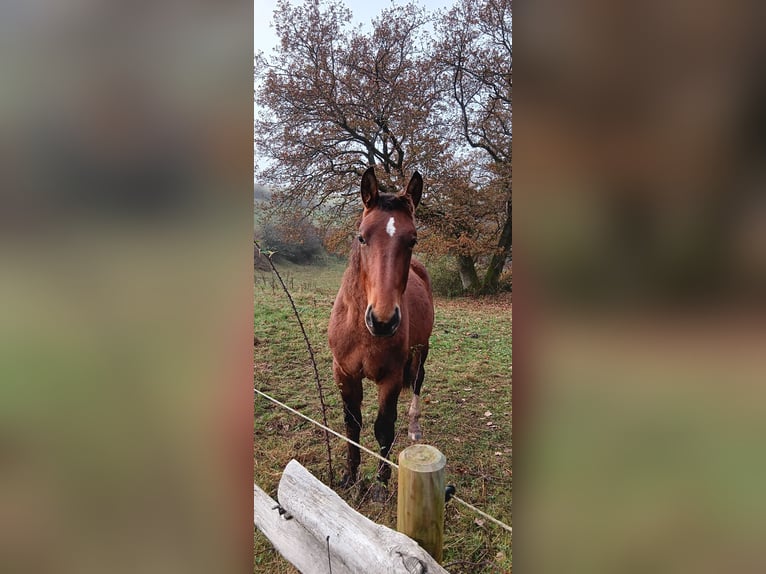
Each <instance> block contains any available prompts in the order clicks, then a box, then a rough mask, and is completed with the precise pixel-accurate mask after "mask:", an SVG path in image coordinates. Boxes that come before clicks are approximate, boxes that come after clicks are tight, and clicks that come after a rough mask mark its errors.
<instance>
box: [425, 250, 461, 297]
mask: <svg viewBox="0 0 766 574" xmlns="http://www.w3.org/2000/svg"><path fill="white" fill-rule="evenodd" d="M423 263H424V264H425V266H426V269H427V270H428V274H429V275H430V276H431V287H432V288H433V292H434V293H435V294H437V295H442V296H445V297H455V296H457V295H462V294H463V284H462V283H461V281H460V273H459V272H458V267H457V262H456V261H455V258H454V257H451V256H448V255H444V256H442V257H430V258H428V259H426V260H424V261H423Z"/></svg>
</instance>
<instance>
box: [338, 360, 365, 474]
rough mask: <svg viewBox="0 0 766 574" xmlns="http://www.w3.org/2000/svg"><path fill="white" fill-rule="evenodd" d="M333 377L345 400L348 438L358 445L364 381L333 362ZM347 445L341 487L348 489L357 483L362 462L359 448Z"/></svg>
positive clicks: (344, 409)
mask: <svg viewBox="0 0 766 574" xmlns="http://www.w3.org/2000/svg"><path fill="white" fill-rule="evenodd" d="M333 375H334V376H335V383H336V384H337V385H338V387H339V388H340V394H341V397H342V398H343V420H344V422H345V423H346V436H347V437H348V438H350V439H351V440H353V441H354V442H357V443H358V442H359V433H360V431H361V430H362V379H361V378H360V379H354V378H352V377H349V376H348V375H346V374H345V373H344V372H343V370H342V369H341V368H340V367H339V366H338V365H337V363H335V361H333ZM346 444H347V446H348V457H347V469H346V474H345V475H344V476H343V479H342V480H341V487H343V488H348V487H349V486H352V485H353V484H354V483H355V482H356V476H357V472H358V471H359V460H360V456H359V447H356V446H354V445H353V444H351V443H346Z"/></svg>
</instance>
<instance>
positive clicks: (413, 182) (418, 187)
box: [407, 172, 423, 207]
mask: <svg viewBox="0 0 766 574" xmlns="http://www.w3.org/2000/svg"><path fill="white" fill-rule="evenodd" d="M422 194H423V178H422V177H421V176H420V174H419V173H418V172H415V173H413V174H412V178H411V179H410V183H408V184H407V195H409V196H410V198H411V199H412V205H414V206H415V207H417V206H418V203H420V196H421V195H422Z"/></svg>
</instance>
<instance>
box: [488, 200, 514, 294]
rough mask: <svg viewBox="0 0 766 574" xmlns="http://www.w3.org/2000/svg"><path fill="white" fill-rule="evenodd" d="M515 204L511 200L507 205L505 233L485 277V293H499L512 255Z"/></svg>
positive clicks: (498, 243) (501, 235)
mask: <svg viewBox="0 0 766 574" xmlns="http://www.w3.org/2000/svg"><path fill="white" fill-rule="evenodd" d="M512 213H513V204H512V202H511V200H508V202H507V203H506V216H505V217H506V219H505V223H504V224H503V231H502V233H500V239H498V241H497V251H496V252H495V253H494V255H492V259H490V261H489V267H488V268H487V273H486V275H484V281H483V282H482V285H481V290H482V292H483V293H494V292H496V291H497V288H498V283H499V280H500V274H501V273H502V272H503V268H505V262H506V260H507V259H508V256H509V255H510V254H511V245H512V244H513V217H512Z"/></svg>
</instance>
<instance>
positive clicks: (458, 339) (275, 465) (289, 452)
mask: <svg viewBox="0 0 766 574" xmlns="http://www.w3.org/2000/svg"><path fill="white" fill-rule="evenodd" d="M344 267H345V263H332V264H330V265H327V266H324V267H300V266H294V265H282V266H280V267H279V270H280V273H281V274H282V277H283V278H284V280H285V282H286V284H287V287H288V289H289V290H290V293H291V294H292V296H293V299H294V300H295V303H296V305H297V307H298V310H299V312H300V314H301V319H302V320H303V323H304V326H305V328H306V332H307V333H308V336H309V339H310V341H311V344H312V346H313V349H314V354H315V356H316V360H317V365H318V368H319V373H320V379H321V383H322V386H323V389H324V394H325V402H326V404H327V409H328V424H329V425H330V426H331V427H332V428H334V429H335V430H337V431H340V432H342V431H343V419H342V406H341V402H340V397H339V394H338V392H337V390H336V388H335V384H334V382H333V380H332V369H331V366H332V356H331V354H330V350H329V347H328V345H327V340H326V330H327V322H328V319H329V316H330V310H331V308H332V303H333V301H334V299H335V295H336V293H337V290H338V287H339V285H340V279H341V275H342V273H343V269H344ZM254 295H255V333H254V366H255V388H257V389H260V390H262V391H263V392H266V393H268V394H270V395H272V396H274V397H275V398H277V399H279V400H281V401H283V402H285V403H286V404H288V405H290V406H292V407H293V408H296V409H298V410H300V411H301V412H303V413H305V414H306V415H308V416H311V417H313V418H315V419H317V420H321V407H320V403H319V399H318V394H317V388H316V382H315V381H314V376H313V370H312V367H311V363H310V360H309V356H308V353H307V351H306V345H305V343H304V341H303V337H302V335H301V332H300V328H299V327H298V324H297V322H296V320H295V316H294V315H293V311H292V309H291V307H290V304H289V302H288V300H287V297H286V295H285V294H284V292H283V291H282V288H281V286H280V285H279V283H278V281H277V280H276V278H275V277H274V275H273V273H270V272H258V271H256V272H255V293H254ZM435 306H436V322H435V326H434V332H433V335H432V336H431V352H430V354H429V357H428V361H427V363H426V365H425V368H426V378H425V382H424V384H423V390H422V392H421V396H422V398H423V405H422V407H423V415H422V417H421V425H422V427H423V438H424V442H427V443H428V444H432V445H434V446H436V447H437V448H438V449H439V450H441V451H442V452H443V453H445V455H446V457H447V482H448V483H451V484H454V485H455V486H456V488H457V495H458V496H459V497H461V498H462V499H464V500H466V501H468V502H470V503H472V504H474V505H476V506H478V507H479V508H481V509H483V510H484V511H485V512H487V513H489V514H490V515H492V516H495V517H496V518H498V519H500V520H502V521H503V522H506V523H507V524H511V499H512V470H511V468H512V459H513V452H512V442H511V415H512V407H511V379H512V367H511V356H512V353H511V314H512V313H511V303H510V296H509V295H504V296H501V297H498V298H489V299H470V298H460V299H442V298H437V299H436V301H435ZM364 385H365V387H364V390H365V399H364V402H363V405H362V415H363V425H364V426H363V429H362V437H361V442H362V444H364V445H365V446H367V447H369V448H372V449H373V450H377V443H376V441H375V438H374V435H373V430H372V426H373V425H372V423H373V421H374V420H375V414H376V411H377V401H376V400H375V388H374V383H372V382H370V381H365V382H364ZM410 397H411V391H405V392H404V393H403V394H402V397H401V398H400V401H399V418H398V420H397V433H398V434H397V438H396V441H395V443H394V447H393V451H392V455H391V457H392V459H394V460H395V459H396V457H398V454H399V452H400V451H401V450H402V449H403V448H405V447H406V446H408V444H409V441H408V439H407V417H406V409H407V407H408V405H409V400H410ZM487 412H490V413H491V414H490V415H487V416H485V413H487ZM254 434H255V441H254V460H255V464H254V480H255V482H256V483H257V484H259V485H260V486H261V487H262V488H263V489H264V490H266V491H267V492H269V493H270V494H271V495H272V496H273V497H275V494H276V489H277V485H278V483H279V478H280V476H281V473H282V470H283V469H284V467H285V465H286V464H287V463H288V462H289V460H290V459H291V458H295V459H297V460H298V461H299V462H300V463H301V464H303V465H304V466H305V467H306V468H308V469H309V470H310V471H311V472H312V473H313V474H314V475H315V476H316V477H318V478H319V479H320V480H322V481H323V482H325V483H327V482H328V479H329V475H328V469H327V456H326V447H325V444H324V439H323V433H322V431H321V430H319V429H317V428H316V427H314V426H313V425H311V424H310V423H307V422H305V421H303V420H302V419H299V418H298V417H296V416H294V415H292V414H291V413H289V412H286V411H284V410H283V409H279V408H278V407H276V406H274V405H272V404H271V403H269V402H268V401H266V400H265V399H262V398H261V397H256V399H255V421H254ZM331 449H332V465H333V470H334V475H335V479H336V480H338V479H339V478H340V476H341V474H342V472H343V469H344V467H345V458H346V445H345V443H343V442H342V441H341V440H339V439H337V438H334V437H331ZM375 473H376V463H375V461H374V460H373V459H372V458H371V457H369V456H365V455H364V454H362V466H361V468H360V475H361V477H362V481H361V483H360V484H359V485H358V486H357V487H356V488H353V489H350V490H348V491H341V490H339V489H337V488H336V490H337V491H338V492H339V494H340V495H341V496H342V497H343V498H344V499H345V500H346V501H347V502H348V503H349V504H350V505H351V506H353V507H354V508H356V509H357V510H358V511H359V512H361V513H362V514H364V515H365V516H367V517H369V518H370V519H372V520H374V521H376V522H378V523H380V524H385V525H387V526H389V527H392V528H395V526H396V474H395V473H394V476H393V477H392V479H391V482H390V484H389V491H390V493H391V494H390V496H389V499H388V500H387V501H386V502H383V503H379V502H374V501H372V500H371V498H370V496H369V488H368V487H369V486H370V485H371V484H372V483H373V482H374V477H375ZM254 552H255V572H269V573H271V572H275V573H276V572H295V570H294V569H293V568H292V567H291V566H290V565H289V564H288V563H287V562H285V561H284V560H283V559H282V558H281V557H280V556H279V555H278V554H277V553H276V552H275V551H274V550H273V549H272V548H271V545H270V544H269V542H268V540H267V539H266V538H265V537H263V536H262V535H261V534H260V532H258V531H257V530H256V534H255V541H254ZM511 559H512V551H511V536H510V535H509V534H508V533H507V532H506V531H504V530H503V529H501V528H499V527H496V526H494V525H492V524H491V523H489V522H488V521H486V522H485V521H482V520H481V517H480V516H478V515H476V514H475V513H473V512H472V511H470V510H468V509H467V508H465V507H463V506H459V505H457V504H456V503H454V502H451V503H449V504H448V505H447V512H446V517H445V541H444V561H443V564H444V565H445V566H446V567H447V568H448V569H449V570H450V572H452V573H453V574H454V573H460V572H466V573H467V572H472V573H496V572H497V573H500V572H510V571H511Z"/></svg>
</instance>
